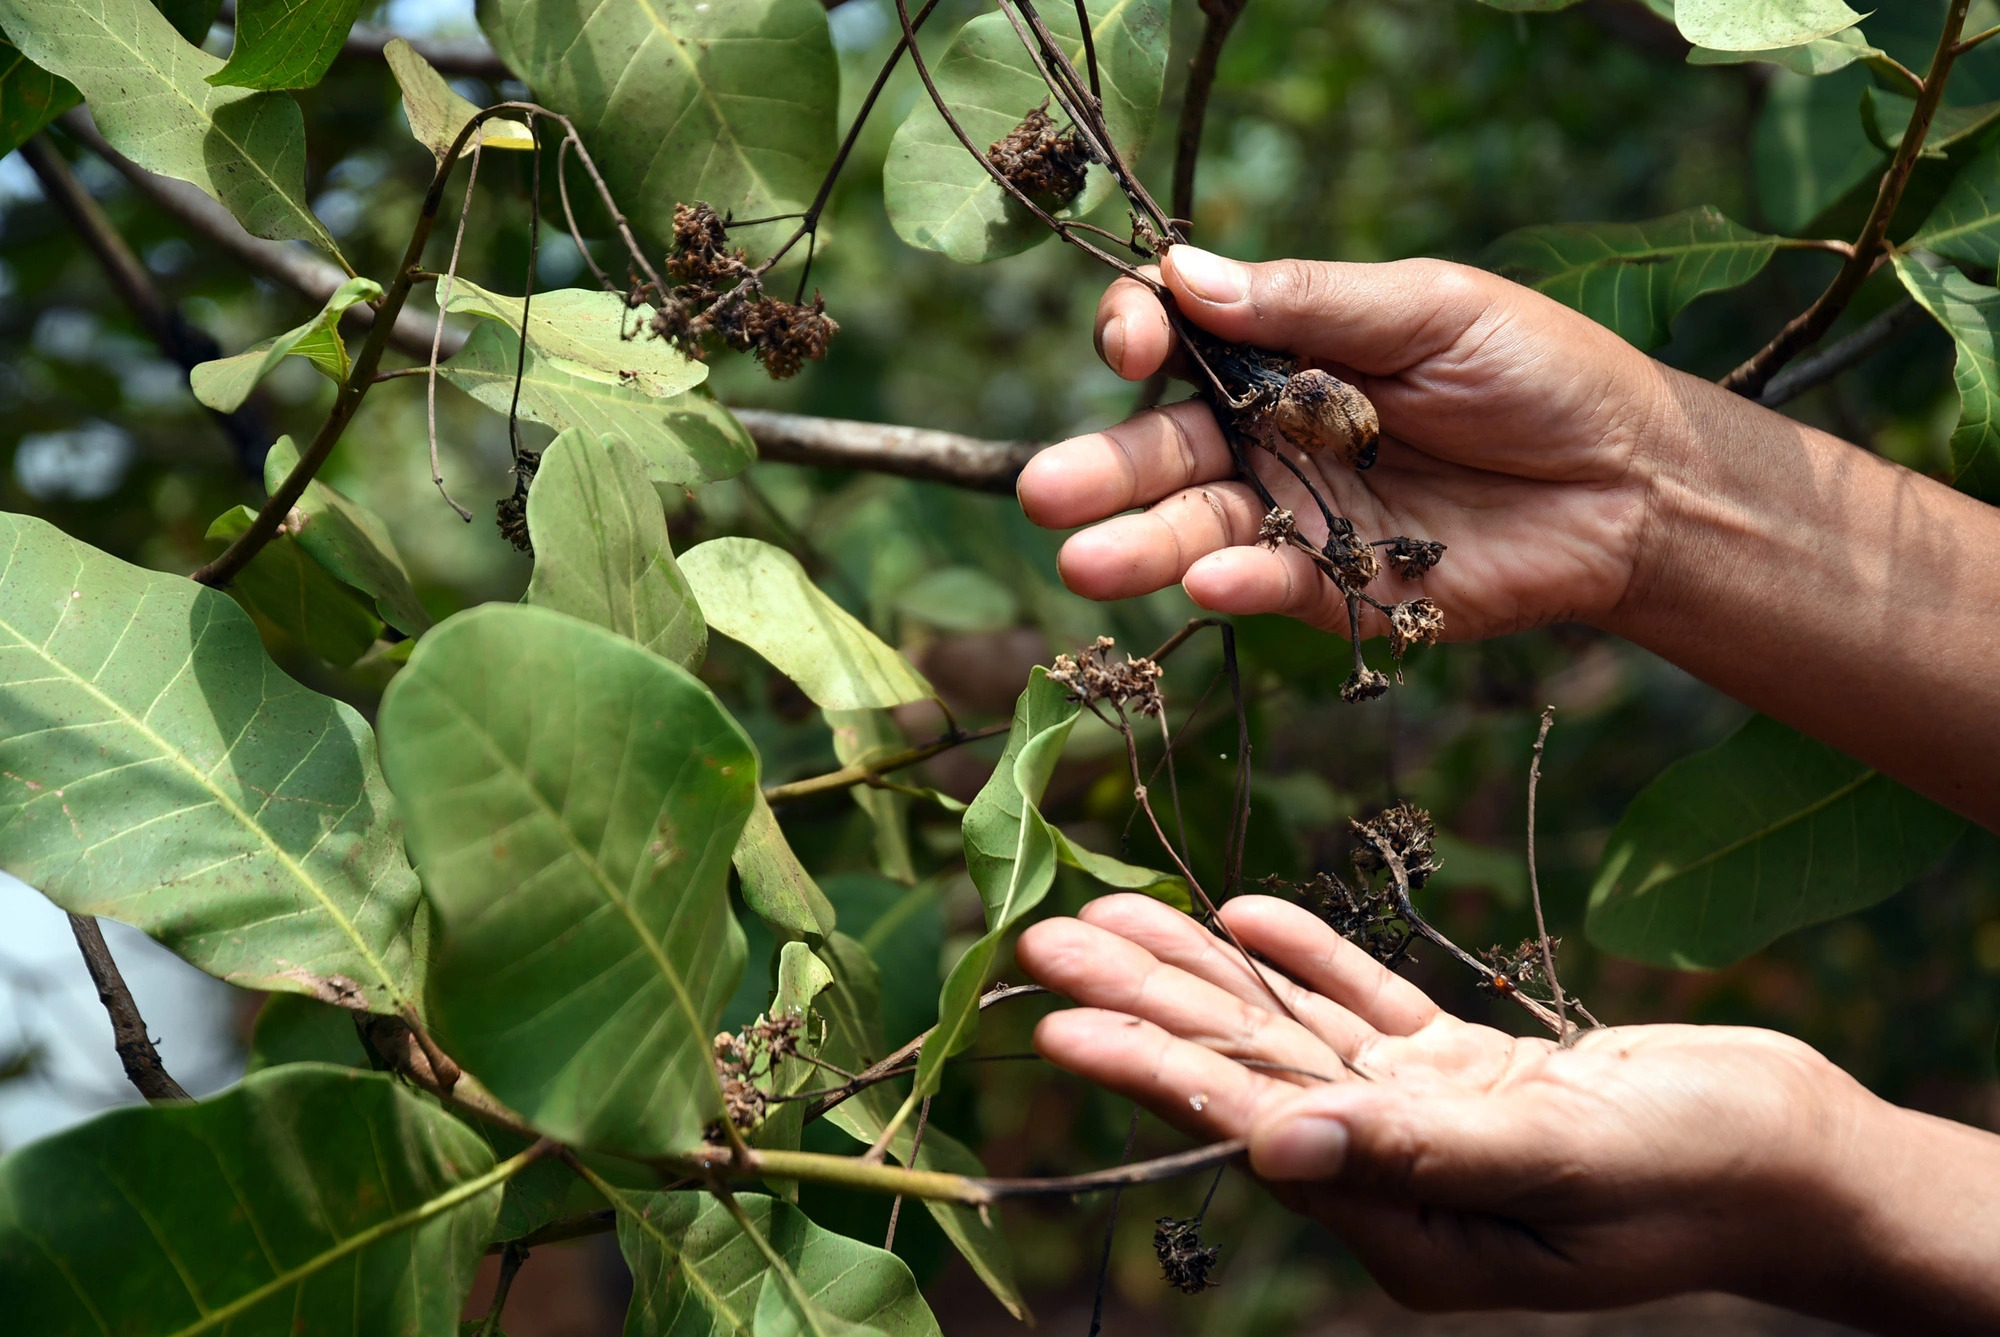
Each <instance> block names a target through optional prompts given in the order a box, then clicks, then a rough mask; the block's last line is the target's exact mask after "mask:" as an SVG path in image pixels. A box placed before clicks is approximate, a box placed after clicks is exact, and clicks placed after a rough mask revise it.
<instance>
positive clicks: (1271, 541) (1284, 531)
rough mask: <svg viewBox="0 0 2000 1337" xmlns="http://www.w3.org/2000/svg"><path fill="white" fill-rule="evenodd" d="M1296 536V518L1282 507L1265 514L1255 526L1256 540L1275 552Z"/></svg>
mask: <svg viewBox="0 0 2000 1337" xmlns="http://www.w3.org/2000/svg"><path fill="white" fill-rule="evenodd" d="M1298 536H1299V522H1298V520H1297V518H1296V517H1294V516H1293V515H1292V513H1291V512H1290V511H1288V510H1285V509H1283V508H1282V507H1281V508H1279V509H1278V510H1275V511H1272V512H1271V513H1270V514H1268V515H1266V516H1265V517H1264V523H1263V524H1261V525H1259V526H1258V527H1257V542H1258V543H1259V544H1261V545H1262V546H1264V547H1266V548H1269V549H1270V550H1271V551H1272V552H1276V551H1277V550H1278V549H1280V548H1282V547H1284V546H1285V545H1286V544H1287V543H1290V542H1291V541H1292V540H1293V539H1295V538H1297V537H1298Z"/></svg>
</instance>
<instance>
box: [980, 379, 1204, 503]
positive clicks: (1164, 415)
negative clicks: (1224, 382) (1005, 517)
mask: <svg viewBox="0 0 2000 1337" xmlns="http://www.w3.org/2000/svg"><path fill="white" fill-rule="evenodd" d="M1234 472H1235V465H1234V463H1233V462H1232V461H1231V460H1230V457H1229V447H1228V445H1227V444H1226V443H1225V442H1224V441H1223V439H1222V433H1221V431H1220V430H1219V429H1217V427H1216V425H1215V417H1214V415H1213V414H1211V413H1210V412H1209V411H1208V406H1207V405H1205V404H1202V403H1200V402H1199V401H1196V400H1189V401H1187V402H1186V403H1182V404H1175V405H1172V406H1171V407H1168V408H1164V409H1148V410H1147V411H1146V412H1144V413H1141V414H1138V415H1136V416H1134V417H1131V418H1128V419H1126V420H1125V421H1124V422H1121V423H1119V424H1118V425H1117V426H1116V427H1113V428H1111V429H1109V430H1108V431H1103V432H1092V433H1090V434H1089V435H1088V436H1079V437H1075V438H1073V439H1072V440H1069V441H1062V442H1058V443H1057V444H1055V445H1053V446H1050V447H1049V448H1048V449H1047V450H1044V451H1041V452H1040V453H1038V454H1037V455H1035V456H1034V457H1033V458H1032V459H1030V460H1029V461H1028V465H1027V467H1026V468H1025V469H1023V470H1021V478H1020V481H1019V482H1018V483H1016V484H1015V490H1016V492H1017V494H1018V495H1019V497H1020V499H1021V509H1022V510H1023V511H1026V512H1027V515H1028V518H1029V519H1030V520H1033V521H1034V522H1035V523H1036V524H1038V525H1042V526H1045V527H1047V528H1050V529H1068V528H1070V527H1072V526H1075V525H1081V524H1088V523H1090V522H1091V521H1093V520H1102V519H1104V518H1105V517H1106V516H1109V515H1116V514H1118V512H1120V511H1126V510H1130V509H1131V508H1132V507H1134V506H1145V505H1149V504H1151V503H1152V502H1156V501H1158V500H1159V499H1160V498H1162V497H1165V496H1169V495H1171V494H1173V493H1175V492H1178V491H1180V490H1181V489H1182V488H1185V487H1189V486H1192V485H1194V484H1199V483H1209V482H1214V481H1216V480H1218V479H1223V478H1228V477H1229V476H1230V475H1231V474H1232V473H1234Z"/></svg>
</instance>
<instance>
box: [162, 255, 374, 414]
mask: <svg viewBox="0 0 2000 1337" xmlns="http://www.w3.org/2000/svg"><path fill="white" fill-rule="evenodd" d="M381 295H382V285H381V284H379V283H377V282H375V280H373V279H349V280H348V281H347V282H345V283H343V284H341V285H340V287H339V288H338V289H336V290H335V292H334V294H333V296H331V297H329V298H327V299H326V305H325V306H323V307H321V308H320V311H319V314H318V315H316V316H314V317H313V318H312V319H311V320H309V321H307V322H306V323H305V324H303V325H300V326H298V327H297V328H295V329H289V330H286V331H285V332H284V333H283V334H280V335H278V336H276V337H275V338H270V339H266V340H264V342H263V343H260V344H252V345H251V346H250V347H248V348H246V349H244V350H243V351H242V352H240V353H238V354H237V355H236V356H234V357H225V358H217V359H216V360H215V361H213V362H204V363H202V364H201V365H200V366H198V367H196V368H195V369H194V370H193V371H190V372H189V373H188V381H189V383H190V384H191V385H193V387H194V397H195V398H196V399H199V400H200V401H201V402H202V403H204V404H206V405H208V407H210V408H212V409H214V410H215V411H216V412H218V413H234V412H235V411H236V410H237V409H240V408H242V407H243V401H244V400H246V399H248V398H249V397H250V392H251V391H252V390H254V389H256V388H257V382H259V381H261V380H263V379H264V378H265V377H266V376H268V375H270V374H271V371H272V369H273V368H275V367H276V366H277V365H278V364H279V363H280V362H283V361H284V360H285V359H286V358H287V357H291V356H294V355H296V356H298V357H302V358H304V359H305V360H306V361H308V362H310V363H312V364H313V366H315V367H317V368H318V369H319V370H320V373H321V374H322V375H324V376H325V377H327V379H329V380H331V381H332V382H333V383H334V384H336V385H338V384H340V383H341V382H343V381H345V380H346V379H347V374H348V372H349V370H351V369H352V367H353V365H354V364H353V362H352V361H350V360H349V358H348V356H347V344H346V343H345V341H343V340H342V339H341V337H340V314H341V312H343V311H345V310H347V308H348V307H350V306H354V305H356V304H358V303H361V302H370V301H374V300H375V299H377V298H379V297H380V296H381Z"/></svg>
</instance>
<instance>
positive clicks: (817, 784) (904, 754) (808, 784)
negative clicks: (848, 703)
mask: <svg viewBox="0 0 2000 1337" xmlns="http://www.w3.org/2000/svg"><path fill="white" fill-rule="evenodd" d="M1011 727H1012V725H1010V724H989V725H987V726H986V727H984V728H981V729H963V730H960V731H958V732H956V733H948V734H945V735H944V736H943V737H941V738H933V739H932V740H931V741H930V742H928V743H919V744H917V746H915V747H908V748H904V749H903V750H902V751H901V752H891V753H890V754H889V755H888V756H886V757H878V758H876V759H875V760H873V761H857V762H855V763H853V764H852V765H848V766H843V767H841V768H840V769H839V770H837V771H828V772H827V773H826V774H825V775H814V776H810V777H808V778H806V779H804V780H794V781H792V782H791V783H790V784H782V785H772V786H771V787H770V788H769V789H766V790H765V791H764V801H765V802H766V803H771V804H778V803H791V802H794V801H795V800H798V799H802V798H810V797H812V796H813V795H814V794H825V793H829V792H831V791H833V790H837V789H852V788H853V787H854V786H855V785H865V784H870V783H872V782H873V781H875V780H878V779H880V778H881V777H882V776H883V774H884V773H886V772H888V771H900V770H902V769H903V768H904V767H906V766H914V765H916V764H917V763H918V762H920V761H929V760H930V759H931V758H932V757H935V756H937V755H939V754H940V753H943V752H949V751H951V749H953V748H955V747H963V746H964V745H965V744H967V743H975V742H978V741H979V740H980V739H982V738H992V737H994V736H996V735H998V734H1003V733H1006V732H1007V730H1008V729H1009V728H1011Z"/></svg>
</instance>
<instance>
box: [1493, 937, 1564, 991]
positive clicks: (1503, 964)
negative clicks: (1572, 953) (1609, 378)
mask: <svg viewBox="0 0 2000 1337" xmlns="http://www.w3.org/2000/svg"><path fill="white" fill-rule="evenodd" d="M1561 947H1562V939H1561V938H1550V939H1549V950H1550V951H1551V952H1554V951H1557V950H1558V949H1560V948H1561ZM1479 957H1480V959H1481V960H1483V961H1484V962H1486V964H1487V965H1489V966H1491V967H1492V968H1493V973H1494V976H1495V978H1493V979H1490V980H1481V981H1480V982H1479V987H1480V988H1482V989H1484V990H1485V991H1486V992H1487V993H1491V994H1504V993H1506V992H1508V991H1509V990H1513V989H1523V988H1526V987H1527V986H1528V985H1530V984H1543V983H1546V976H1547V973H1548V972H1547V971H1546V970H1545V969H1544V967H1543V963H1542V944H1541V940H1540V939H1538V938H1524V939H1523V940H1522V942H1521V945H1520V946H1519V947H1516V948H1515V949H1514V950H1513V951H1511V952H1510V951H1507V950H1505V949H1504V948H1500V947H1487V948H1485V949H1483V950H1481V952H1480V953H1479Z"/></svg>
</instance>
